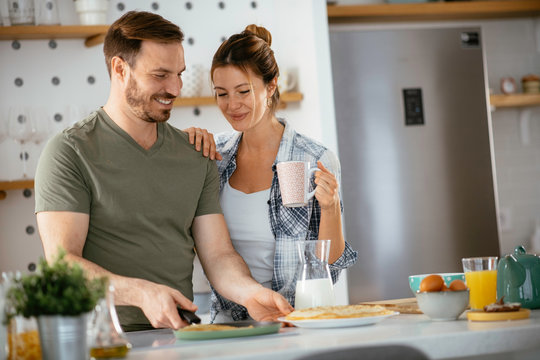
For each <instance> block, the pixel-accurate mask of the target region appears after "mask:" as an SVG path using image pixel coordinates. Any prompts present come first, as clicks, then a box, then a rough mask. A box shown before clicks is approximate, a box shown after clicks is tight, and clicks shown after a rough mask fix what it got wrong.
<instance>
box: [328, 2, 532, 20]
mask: <svg viewBox="0 0 540 360" xmlns="http://www.w3.org/2000/svg"><path fill="white" fill-rule="evenodd" d="M327 12H328V22H329V23H351V22H388V21H433V20H435V21H437V20H468V19H499V18H514V17H533V16H538V15H540V1H538V0H490V1H455V2H454V1H453V2H428V3H414V4H412V3H411V4H373V5H328V6H327Z"/></svg>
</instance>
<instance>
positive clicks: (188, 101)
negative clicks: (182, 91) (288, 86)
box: [174, 92, 304, 109]
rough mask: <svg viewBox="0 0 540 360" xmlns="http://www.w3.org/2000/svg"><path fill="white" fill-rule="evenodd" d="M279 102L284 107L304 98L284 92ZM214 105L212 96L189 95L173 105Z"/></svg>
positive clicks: (177, 100)
mask: <svg viewBox="0 0 540 360" xmlns="http://www.w3.org/2000/svg"><path fill="white" fill-rule="evenodd" d="M280 95H281V96H280V104H279V105H278V108H281V109H282V108H285V106H286V104H287V103H290V102H298V101H301V100H302V99H303V98H304V95H303V94H302V93H300V92H286V93H283V94H280ZM208 105H216V100H215V99H214V97H212V96H204V97H189V98H182V97H179V98H177V99H176V100H175V101H174V106H208Z"/></svg>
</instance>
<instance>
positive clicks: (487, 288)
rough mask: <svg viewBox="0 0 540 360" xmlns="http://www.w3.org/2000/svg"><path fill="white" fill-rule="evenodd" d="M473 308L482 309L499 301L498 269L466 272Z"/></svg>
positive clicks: (470, 302)
mask: <svg viewBox="0 0 540 360" xmlns="http://www.w3.org/2000/svg"><path fill="white" fill-rule="evenodd" d="M465 281H466V282H467V286H468V287H469V304H470V305H471V309H477V310H481V309H483V308H484V306H485V305H488V304H492V303H494V302H495V301H497V270H480V271H467V272H465Z"/></svg>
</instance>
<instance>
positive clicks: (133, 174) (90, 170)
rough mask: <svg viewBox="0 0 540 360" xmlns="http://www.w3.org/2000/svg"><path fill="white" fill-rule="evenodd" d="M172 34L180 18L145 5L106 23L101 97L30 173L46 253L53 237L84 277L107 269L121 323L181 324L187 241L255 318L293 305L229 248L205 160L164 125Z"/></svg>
mask: <svg viewBox="0 0 540 360" xmlns="http://www.w3.org/2000/svg"><path fill="white" fill-rule="evenodd" d="M182 40H183V34H182V32H181V31H180V29H179V28H178V26H176V25H175V24H173V23H171V22H169V21H167V20H165V19H164V18H162V17H161V16H159V15H156V14H152V13H148V12H134V11H132V12H128V13H126V14H125V15H124V16H122V17H121V18H120V19H118V20H117V21H116V22H115V23H114V24H112V25H111V27H110V28H109V31H108V33H107V36H106V38H105V42H104V47H103V49H104V53H105V60H106V63H107V69H108V71H109V75H110V78H111V89H110V94H109V98H108V100H107V103H106V104H105V106H103V107H102V108H100V109H98V110H97V111H96V112H94V113H92V114H91V115H90V116H88V117H87V118H86V119H84V120H82V121H80V122H78V123H77V124H75V125H74V126H73V127H71V128H68V129H66V130H64V131H63V132H62V133H60V134H58V135H57V136H55V137H54V138H53V139H52V140H51V141H50V142H49V143H48V144H47V146H46V148H45V150H44V151H43V153H42V155H41V158H40V160H39V164H38V169H37V173H36V182H35V186H36V214H37V221H38V227H39V233H40V236H41V240H42V243H43V248H44V252H45V256H46V258H47V259H48V260H49V261H50V260H52V259H53V258H54V257H55V255H56V254H57V252H58V249H59V247H60V246H61V247H63V248H64V249H65V250H66V252H67V254H68V255H67V257H66V258H67V259H69V260H70V261H72V262H77V263H79V264H81V265H82V266H83V268H84V269H85V270H86V271H87V273H88V274H89V275H90V276H108V277H109V279H110V280H111V282H112V284H113V285H114V286H115V289H116V296H115V300H116V304H117V311H118V314H119V318H120V322H121V324H122V326H123V328H124V329H125V330H127V331H131V330H144V329H151V328H160V327H168V328H174V329H177V328H179V327H181V326H183V325H185V324H186V323H185V322H183V321H182V320H181V319H180V317H179V315H178V312H177V310H176V306H177V305H178V306H180V307H182V308H184V309H188V310H192V311H194V310H196V306H195V305H194V304H193V303H192V299H193V289H192V271H193V258H194V255H195V252H194V248H196V249H197V252H198V255H199V258H200V260H201V263H202V265H203V268H204V270H205V273H206V275H207V277H208V279H209V280H210V282H211V283H212V285H213V286H214V287H215V288H216V289H217V290H218V291H219V292H220V293H221V294H223V295H224V296H225V297H228V298H230V299H231V300H233V301H235V302H238V303H240V304H243V305H245V306H246V307H247V308H248V310H249V312H250V315H251V316H252V317H253V318H254V319H256V320H267V319H271V318H277V317H278V316H282V315H284V314H287V313H288V312H290V311H291V310H292V308H291V307H290V305H289V304H288V303H287V301H286V300H285V299H284V298H283V297H282V296H281V295H279V294H277V293H275V292H273V291H271V290H269V289H266V288H264V287H262V286H261V285H260V284H258V283H257V282H256V281H255V280H254V279H253V278H252V277H251V275H250V272H249V269H248V268H247V266H246V264H245V262H244V261H243V260H242V258H241V257H240V256H239V255H238V254H237V253H236V251H235V250H234V248H233V247H232V245H231V241H230V239H229V233H228V231H227V228H226V225H225V221H224V218H223V215H222V213H221V208H220V206H219V198H218V192H219V176H218V172H217V168H216V165H215V163H214V161H212V160H210V159H208V158H206V157H203V156H202V155H201V153H200V152H197V151H196V150H195V149H194V148H193V145H191V144H190V143H189V139H188V136H187V135H186V134H185V133H184V132H182V131H180V130H178V129H176V128H174V127H172V126H171V125H169V124H168V123H167V122H166V121H167V120H168V119H169V117H170V114H171V109H172V107H173V102H174V100H175V98H176V97H177V96H179V94H180V90H181V88H182V80H181V75H182V72H183V71H184V70H185V62H184V49H183V46H182Z"/></svg>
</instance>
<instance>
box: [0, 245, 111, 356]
mask: <svg viewBox="0 0 540 360" xmlns="http://www.w3.org/2000/svg"><path fill="white" fill-rule="evenodd" d="M106 283H107V279H106V278H96V279H88V278H87V277H86V276H85V274H84V271H83V269H82V268H81V267H80V266H79V265H78V264H70V263H68V262H67V261H66V260H65V251H63V250H60V251H59V255H58V257H57V259H56V260H55V261H54V262H53V263H51V264H48V263H47V261H46V260H44V259H41V260H40V262H39V265H38V269H37V271H36V272H35V273H30V274H27V275H23V276H22V277H20V278H17V279H15V280H14V282H13V285H12V286H11V287H10V288H9V290H8V292H7V299H6V302H7V303H8V304H9V307H10V309H11V310H10V315H12V316H14V315H22V316H24V317H25V318H30V317H35V318H36V319H37V322H38V330H39V338H40V342H41V350H42V356H43V359H45V360H47V359H55V360H61V359H86V358H87V354H88V352H87V347H86V327H87V314H88V313H89V312H90V311H92V310H93V309H94V307H95V306H96V303H97V301H98V300H99V299H100V298H103V297H104V296H105V288H106Z"/></svg>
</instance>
